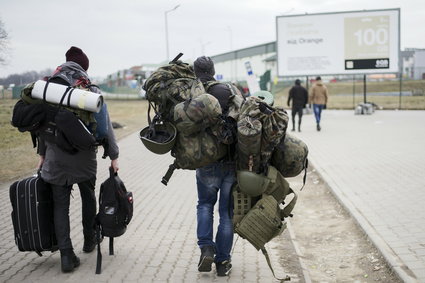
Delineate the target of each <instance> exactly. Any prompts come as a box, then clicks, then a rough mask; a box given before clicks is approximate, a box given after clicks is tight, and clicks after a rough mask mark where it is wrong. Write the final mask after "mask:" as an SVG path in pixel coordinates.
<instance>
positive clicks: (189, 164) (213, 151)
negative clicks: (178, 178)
mask: <svg viewBox="0 0 425 283" xmlns="http://www.w3.org/2000/svg"><path fill="white" fill-rule="evenodd" d="M226 154H227V146H226V145H224V144H222V143H220V142H219V141H218V140H217V137H215V136H214V135H213V134H212V133H210V132H209V131H201V132H200V133H198V134H196V135H190V136H185V135H182V134H178V135H177V138H176V143H175V144H174V147H173V149H172V150H171V156H173V157H175V158H176V160H175V162H174V163H175V165H176V168H180V169H190V170H195V169H197V168H200V167H203V166H205V165H208V164H210V163H212V162H215V161H217V160H219V159H221V158H223V157H224V156H225V155H226Z"/></svg>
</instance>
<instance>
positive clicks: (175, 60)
mask: <svg viewBox="0 0 425 283" xmlns="http://www.w3.org/2000/svg"><path fill="white" fill-rule="evenodd" d="M182 56H183V53H181V52H180V53H179V54H177V56H176V57H175V58H174V59H173V60H171V61H170V63H169V64H175V63H177V61H178V60H179V59H180V58H181V57H182Z"/></svg>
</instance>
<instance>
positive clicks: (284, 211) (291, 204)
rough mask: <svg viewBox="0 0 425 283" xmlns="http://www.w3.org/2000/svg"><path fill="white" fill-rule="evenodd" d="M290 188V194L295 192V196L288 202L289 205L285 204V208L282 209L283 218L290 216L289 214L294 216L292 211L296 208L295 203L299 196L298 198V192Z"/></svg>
mask: <svg viewBox="0 0 425 283" xmlns="http://www.w3.org/2000/svg"><path fill="white" fill-rule="evenodd" d="M289 190H290V192H289V194H290V193H293V194H294V197H293V199H292V200H291V201H290V202H289V203H288V205H287V206H285V208H284V209H282V210H281V211H280V219H282V220H283V219H284V218H286V217H288V216H290V217H292V213H291V212H292V210H293V209H294V206H295V204H296V203H297V198H298V196H297V194H296V193H295V192H294V191H293V190H292V189H291V188H289ZM289 194H288V195H289Z"/></svg>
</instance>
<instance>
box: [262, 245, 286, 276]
mask: <svg viewBox="0 0 425 283" xmlns="http://www.w3.org/2000/svg"><path fill="white" fill-rule="evenodd" d="M261 251H262V252H263V255H264V257H265V258H266V261H267V264H268V266H269V268H270V270H271V271H272V273H273V277H274V278H276V279H277V280H279V281H280V282H283V281H290V280H291V277H289V275H286V276H285V278H277V277H276V275H275V274H274V270H273V267H272V264H271V262H270V257H269V254H268V253H267V250H266V248H265V247H262V248H261Z"/></svg>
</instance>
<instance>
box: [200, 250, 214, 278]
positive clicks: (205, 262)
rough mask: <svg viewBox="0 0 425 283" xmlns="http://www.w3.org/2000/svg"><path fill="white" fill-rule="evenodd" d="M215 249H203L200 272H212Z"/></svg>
mask: <svg viewBox="0 0 425 283" xmlns="http://www.w3.org/2000/svg"><path fill="white" fill-rule="evenodd" d="M214 253H215V251H214V247H213V246H205V247H202V248H201V257H200V259H199V263H198V271H199V272H210V271H211V265H212V263H213V262H214Z"/></svg>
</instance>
